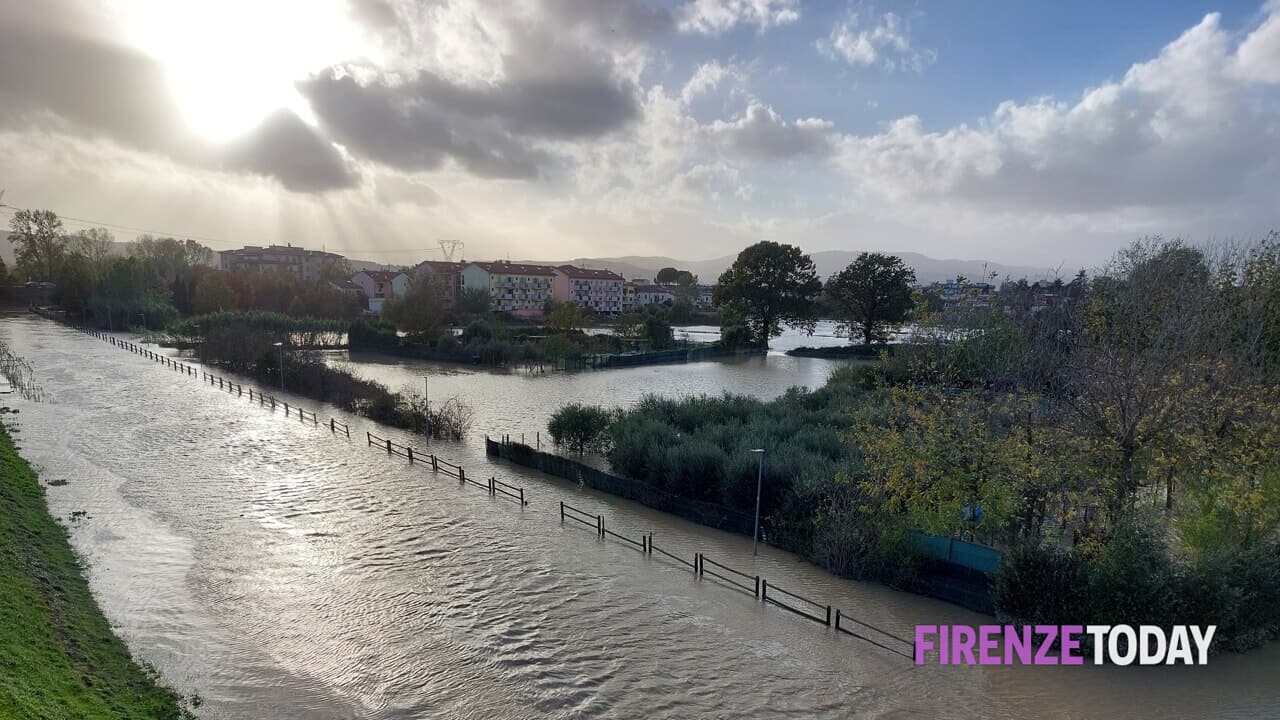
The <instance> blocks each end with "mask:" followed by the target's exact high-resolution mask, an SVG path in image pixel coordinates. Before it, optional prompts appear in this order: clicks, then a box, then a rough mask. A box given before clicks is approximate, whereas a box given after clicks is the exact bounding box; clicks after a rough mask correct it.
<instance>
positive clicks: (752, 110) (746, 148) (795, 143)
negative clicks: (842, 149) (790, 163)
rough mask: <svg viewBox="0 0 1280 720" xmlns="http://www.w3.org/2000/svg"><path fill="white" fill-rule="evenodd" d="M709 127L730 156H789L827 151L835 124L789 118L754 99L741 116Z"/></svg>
mask: <svg viewBox="0 0 1280 720" xmlns="http://www.w3.org/2000/svg"><path fill="white" fill-rule="evenodd" d="M707 131H708V132H709V133H710V135H711V136H712V138H713V139H714V140H716V141H717V142H718V144H719V145H720V146H721V147H722V148H723V149H724V150H725V152H727V153H728V154H729V155H730V156H731V157H737V158H742V157H746V158H751V159H765V160H786V159H789V158H793V157H799V156H817V157H822V156H826V155H828V154H829V153H830V152H831V148H832V138H833V136H834V133H835V126H834V125H833V124H832V123H831V122H830V121H829V120H822V119H820V118H803V119H799V120H795V121H793V122H787V121H786V120H785V119H783V118H782V117H781V116H780V115H778V113H777V112H776V111H774V109H773V108H772V107H770V106H768V105H765V104H764V103H762V102H760V101H758V100H753V101H752V102H751V103H750V104H749V105H748V106H747V109H746V112H744V113H743V114H742V115H741V116H740V117H738V118H737V119H735V120H731V121H724V120H717V121H715V122H713V123H711V124H710V125H709V126H708V127H707Z"/></svg>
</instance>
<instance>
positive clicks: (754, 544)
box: [751, 448, 764, 555]
mask: <svg viewBox="0 0 1280 720" xmlns="http://www.w3.org/2000/svg"><path fill="white" fill-rule="evenodd" d="M751 452H753V453H757V454H758V455H759V456H760V464H759V465H758V466H757V469H756V521H755V524H754V525H753V526H752V528H751V554H752V555H759V554H760V486H761V485H763V484H764V448H756V449H755V450H752V451H751Z"/></svg>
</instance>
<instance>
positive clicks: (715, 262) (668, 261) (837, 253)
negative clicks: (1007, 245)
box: [529, 250, 1075, 284]
mask: <svg viewBox="0 0 1280 720" xmlns="http://www.w3.org/2000/svg"><path fill="white" fill-rule="evenodd" d="M861 252H863V251H861V250H823V251H820V252H814V253H809V257H810V258H812V259H813V264H814V267H815V268H816V269H817V271H818V275H819V276H820V277H822V278H824V279H825V278H827V277H830V276H831V275H833V274H835V273H837V272H839V271H840V270H842V269H844V268H845V267H846V266H847V265H848V264H849V263H851V262H853V261H854V259H855V258H857V256H858V254H859V253H861ZM886 254H889V255H897V256H898V257H900V258H902V260H903V262H905V263H906V264H907V265H909V266H910V267H911V268H912V269H913V270H915V272H916V281H917V282H921V283H931V282H939V281H945V280H953V279H955V278H956V276H957V275H962V276H964V277H965V278H966V279H968V280H971V281H978V280H981V279H982V278H984V277H985V278H988V279H992V275H993V274H994V279H993V280H994V282H997V283H998V282H1000V281H1001V280H1003V279H1005V278H1006V277H1008V278H1011V279H1014V280H1016V279H1019V278H1024V277H1025V278H1027V279H1028V280H1039V279H1045V278H1053V277H1058V276H1059V275H1063V276H1069V275H1071V274H1074V272H1075V268H1065V267H1063V268H1050V267H1035V266H1029V265H1006V264H1004V263H997V262H992V261H990V260H961V259H958V258H945V259H939V258H933V257H930V256H928V255H924V254H921V253H913V252H887V253H886ZM736 257H737V256H736V255H725V256H723V257H718V258H712V259H710V260H678V259H676V258H672V257H667V256H662V255H622V256H617V257H596V258H585V257H580V258H575V259H573V260H570V261H569V263H570V264H573V265H579V266H583V267H595V268H604V269H608V270H612V271H614V272H616V273H618V274H619V275H622V276H624V277H626V278H627V279H631V278H633V277H643V278H650V279H651V278H652V277H653V276H654V274H656V273H657V271H658V270H660V269H661V268H664V267H674V268H677V269H680V270H688V271H689V272H692V273H693V274H694V275H697V276H698V280H699V281H700V282H702V283H707V284H712V283H715V281H716V279H717V278H719V277H720V274H721V273H723V272H724V271H725V270H726V269H727V268H728V267H729V266H730V265H732V264H733V261H734V260H735V259H736ZM529 262H540V261H529ZM541 262H544V264H548V263H545V261H541ZM556 264H559V263H556Z"/></svg>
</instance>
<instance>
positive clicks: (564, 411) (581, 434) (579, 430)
mask: <svg viewBox="0 0 1280 720" xmlns="http://www.w3.org/2000/svg"><path fill="white" fill-rule="evenodd" d="M612 423H613V413H612V412H610V411H609V410H606V409H604V408H602V407H600V406H599V405H582V404H580V403H573V404H570V405H565V406H563V407H561V408H560V409H559V410H556V411H555V413H554V414H553V415H552V416H551V422H550V423H548V424H547V431H548V432H549V433H550V434H551V441H552V442H554V443H555V444H556V445H560V446H563V447H568V448H569V449H571V450H573V451H574V452H576V453H578V454H579V455H582V454H583V453H586V452H605V451H607V450H608V446H609V436H610V435H609V426H610V425H611V424H612Z"/></svg>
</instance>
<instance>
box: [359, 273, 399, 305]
mask: <svg viewBox="0 0 1280 720" xmlns="http://www.w3.org/2000/svg"><path fill="white" fill-rule="evenodd" d="M351 282H353V283H355V284H356V285H358V286H359V287H360V292H361V293H362V294H363V295H364V296H365V297H367V298H369V309H370V310H371V311H373V312H375V313H381V312H382V304H383V303H384V302H386V301H387V300H390V299H391V298H397V297H404V295H405V293H407V292H409V274H408V273H404V272H400V271H398V270H361V271H360V272H358V273H356V274H355V275H352V276H351Z"/></svg>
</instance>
